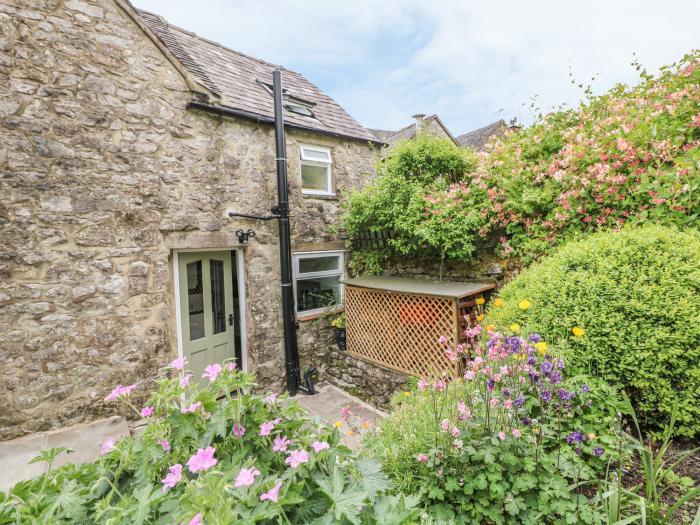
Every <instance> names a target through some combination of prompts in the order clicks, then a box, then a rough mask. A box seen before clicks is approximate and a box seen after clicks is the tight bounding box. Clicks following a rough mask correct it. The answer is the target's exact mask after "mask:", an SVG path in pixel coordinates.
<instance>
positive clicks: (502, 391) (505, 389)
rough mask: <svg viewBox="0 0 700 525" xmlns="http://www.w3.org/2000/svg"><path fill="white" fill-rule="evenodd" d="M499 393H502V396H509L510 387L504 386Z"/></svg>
mask: <svg viewBox="0 0 700 525" xmlns="http://www.w3.org/2000/svg"><path fill="white" fill-rule="evenodd" d="M501 393H502V394H503V397H510V389H509V388H504V389H503V390H501Z"/></svg>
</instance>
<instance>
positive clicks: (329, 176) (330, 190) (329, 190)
mask: <svg viewBox="0 0 700 525" xmlns="http://www.w3.org/2000/svg"><path fill="white" fill-rule="evenodd" d="M306 149H310V150H314V151H321V152H323V153H326V154H327V155H328V161H327V162H326V161H321V160H318V159H314V158H309V157H308V156H307V155H306V154H305V150H306ZM299 159H300V160H301V163H300V167H299V178H300V179H301V193H302V194H303V195H329V196H333V195H335V188H334V187H333V155H331V149H330V148H326V147H324V146H314V145H313V144H299ZM304 165H308V166H317V167H321V168H326V189H325V190H310V189H304V180H303V179H302V178H301V166H304Z"/></svg>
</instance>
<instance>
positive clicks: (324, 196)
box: [301, 192, 340, 201]
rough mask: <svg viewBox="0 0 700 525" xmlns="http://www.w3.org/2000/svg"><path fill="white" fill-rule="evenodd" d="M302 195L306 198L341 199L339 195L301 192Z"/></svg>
mask: <svg viewBox="0 0 700 525" xmlns="http://www.w3.org/2000/svg"><path fill="white" fill-rule="evenodd" d="M301 196H302V197H304V198H305V199H319V200H322V201H337V200H340V197H338V195H316V194H315V193H304V192H302V193H301Z"/></svg>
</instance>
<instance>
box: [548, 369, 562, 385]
mask: <svg viewBox="0 0 700 525" xmlns="http://www.w3.org/2000/svg"><path fill="white" fill-rule="evenodd" d="M549 382H550V383H552V384H553V385H558V384H559V383H561V382H562V377H561V372H559V371H558V370H555V371H554V372H552V373H551V374H550V376H549Z"/></svg>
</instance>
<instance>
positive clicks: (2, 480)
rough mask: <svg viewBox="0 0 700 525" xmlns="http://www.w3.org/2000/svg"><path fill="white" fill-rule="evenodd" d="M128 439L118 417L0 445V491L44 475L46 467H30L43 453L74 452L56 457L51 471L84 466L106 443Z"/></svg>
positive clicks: (120, 418) (122, 421)
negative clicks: (55, 450)
mask: <svg viewBox="0 0 700 525" xmlns="http://www.w3.org/2000/svg"><path fill="white" fill-rule="evenodd" d="M128 435H130V433H129V426H128V425H127V423H126V420H125V419H124V418H123V417H121V416H113V417H109V418H107V419H100V420H98V421H93V422H92V423H86V424H83V425H74V426H70V427H65V428H60V429H58V430H51V431H49V432H41V433H38V434H32V435H29V436H25V437H21V438H17V439H12V440H10V441H3V442H0V490H8V489H9V488H11V487H12V486H13V485H15V484H16V483H17V482H19V481H23V480H26V479H31V478H34V477H36V476H39V475H41V474H43V473H45V472H46V468H47V466H48V465H47V464H46V463H32V464H30V463H29V461H30V460H31V459H32V458H34V457H36V456H38V455H39V453H40V452H41V451H42V450H44V449H47V448H51V447H68V448H71V449H73V453H71V454H61V455H59V456H58V457H57V458H56V460H55V461H54V467H60V466H61V465H65V464H66V463H87V462H90V461H94V460H95V459H97V458H98V457H99V455H100V445H101V444H102V443H103V442H104V441H105V440H106V439H108V438H114V439H119V438H122V437H124V436H128Z"/></svg>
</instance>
